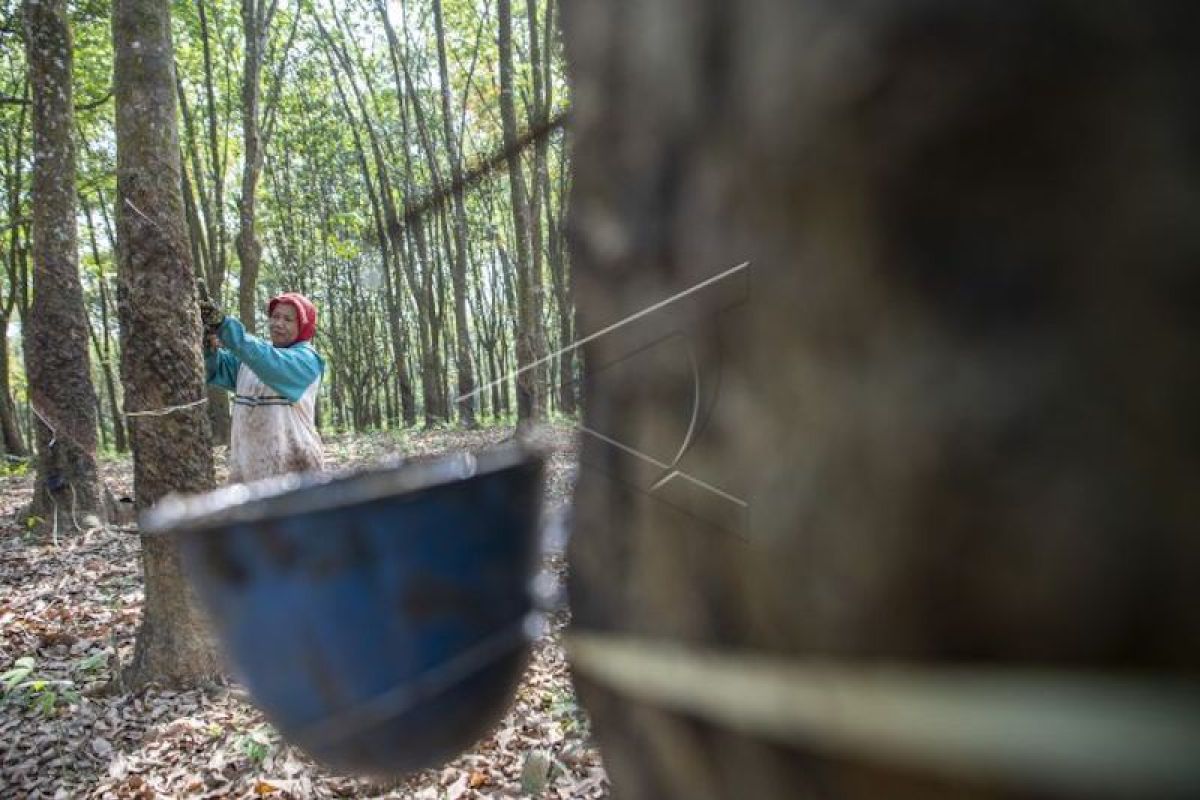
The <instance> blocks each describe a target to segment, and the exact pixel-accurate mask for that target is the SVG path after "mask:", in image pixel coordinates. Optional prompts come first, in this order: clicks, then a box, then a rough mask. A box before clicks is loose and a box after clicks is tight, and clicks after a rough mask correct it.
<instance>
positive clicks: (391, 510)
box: [142, 446, 543, 774]
mask: <svg viewBox="0 0 1200 800" xmlns="http://www.w3.org/2000/svg"><path fill="white" fill-rule="evenodd" d="M542 462H543V460H542V458H541V456H539V455H538V454H535V453H531V452H528V451H525V450H522V449H520V448H518V447H516V446H513V447H506V448H499V449H496V450H492V451H489V452H485V453H481V454H477V455H475V456H470V455H459V456H453V457H449V458H444V459H440V460H437V461H431V462H421V463H414V464H408V465H401V466H396V467H387V468H382V469H375V470H372V471H369V472H365V473H361V474H357V475H352V476H330V475H306V476H287V477H284V478H277V479H270V480H267V481H262V482H258V483H254V484H249V485H242V486H231V487H227V488H225V489H220V490H218V491H216V492H212V493H210V494H206V495H199V496H191V497H171V498H166V499H164V500H163V501H162V502H161V503H159V504H158V506H156V507H155V508H154V509H152V510H151V511H149V512H147V514H146V515H145V516H144V518H143V522H142V528H143V530H145V531H148V532H153V533H160V534H164V535H174V536H177V537H178V539H179V543H180V546H181V550H182V555H183V559H184V566H185V569H186V571H187V574H188V576H189V578H190V580H191V581H192V583H193V585H194V587H195V589H196V591H197V593H198V594H199V596H200V598H201V599H202V600H203V603H204V605H205V606H206V607H207V610H208V613H209V614H210V616H211V618H212V622H213V625H214V627H215V628H216V630H217V633H218V634H219V636H220V639H221V640H222V642H223V644H224V646H225V649H226V651H227V654H228V656H229V659H230V661H231V665H232V667H233V669H234V671H235V674H236V676H237V677H238V678H239V679H240V680H241V681H243V682H244V683H245V685H246V687H247V688H248V689H249V691H250V693H251V695H252V696H253V698H254V700H255V702H256V703H257V704H258V705H259V707H261V708H262V709H263V711H264V712H266V714H267V716H268V717H269V718H270V719H271V721H272V722H273V723H274V724H275V725H276V727H277V728H278V729H279V730H280V732H281V733H283V735H284V736H285V737H286V738H288V739H289V740H290V741H292V742H293V743H294V744H297V745H299V746H300V747H302V748H303V749H305V750H306V751H308V752H309V753H310V754H311V755H312V756H314V757H315V758H316V759H317V760H319V761H322V762H324V763H325V764H327V765H329V766H330V767H333V768H334V769H337V770H343V771H349V772H355V773H366V774H398V773H402V772H406V771H409V770H413V769H419V768H423V767H428V766H434V765H437V764H440V763H443V762H444V761H445V760H447V759H449V758H451V757H453V756H454V755H456V754H457V753H459V752H461V751H462V750H464V749H465V748H467V747H469V746H470V745H471V744H472V743H473V742H474V741H476V740H477V739H478V738H479V737H480V736H482V735H483V734H484V733H486V732H487V731H488V729H489V728H490V727H491V726H492V725H494V724H495V723H496V722H497V721H498V719H499V718H500V716H501V715H502V714H503V712H504V710H505V709H506V707H507V705H508V703H509V701H510V699H511V697H512V694H513V692H514V690H515V687H516V684H517V681H518V680H519V679H520V676H521V672H522V670H523V668H524V665H525V662H526V660H527V657H528V650H529V646H528V637H527V635H526V633H525V629H526V623H527V618H528V615H529V614H530V612H531V600H530V590H529V587H530V582H531V577H532V574H533V569H534V566H535V558H536V553H537V527H538V519H539V512H540V506H541V498H542Z"/></svg>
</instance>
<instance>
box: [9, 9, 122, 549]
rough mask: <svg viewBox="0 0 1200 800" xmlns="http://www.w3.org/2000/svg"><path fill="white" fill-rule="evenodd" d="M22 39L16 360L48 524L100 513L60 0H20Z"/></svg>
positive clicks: (38, 499)
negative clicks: (24, 315)
mask: <svg viewBox="0 0 1200 800" xmlns="http://www.w3.org/2000/svg"><path fill="white" fill-rule="evenodd" d="M25 43H26V54H27V57H28V64H29V81H30V85H31V87H32V90H33V142H34V144H33V149H34V159H33V175H32V183H31V192H32V194H31V198H32V206H33V304H32V308H31V313H30V315H29V319H28V326H27V329H26V338H25V365H26V370H27V371H28V375H29V397H30V403H31V406H32V407H33V409H34V412H35V414H36V415H37V416H38V418H39V420H40V421H41V424H40V425H39V426H38V429H37V451H38V460H37V478H36V480H35V484H34V486H35V490H34V497H33V504H32V510H31V513H33V514H36V515H37V516H46V515H47V514H54V515H60V517H61V518H60V519H59V520H57V521H56V522H57V525H59V526H60V527H61V526H65V525H68V524H71V525H74V526H75V527H76V528H78V527H79V526H80V525H81V524H83V525H88V524H89V522H88V521H87V520H88V518H89V517H91V518H92V519H91V520H90V524H92V525H94V524H97V521H98V520H101V519H103V518H104V507H103V504H102V500H101V491H100V480H99V476H98V474H97V471H96V392H95V389H94V388H93V387H92V382H91V366H90V360H89V358H88V331H87V323H86V313H87V312H86V310H85V309H84V305H83V286H82V285H81V283H80V280H79V249H78V240H77V236H76V202H75V199H76V198H75V145H74V141H73V140H72V138H71V136H72V132H73V131H74V129H75V111H74V106H73V105H72V89H71V64H72V52H71V31H70V27H69V24H68V22H67V6H66V2H65V0H26V3H25Z"/></svg>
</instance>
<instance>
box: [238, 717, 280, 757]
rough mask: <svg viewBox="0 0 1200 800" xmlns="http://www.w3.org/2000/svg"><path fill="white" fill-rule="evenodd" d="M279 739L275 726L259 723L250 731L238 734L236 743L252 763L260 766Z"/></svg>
mask: <svg viewBox="0 0 1200 800" xmlns="http://www.w3.org/2000/svg"><path fill="white" fill-rule="evenodd" d="M277 739H278V734H277V733H276V732H275V729H274V728H272V727H271V726H270V725H259V726H258V727H257V728H255V729H254V730H252V731H250V732H249V733H243V734H242V735H240V736H238V737H237V739H236V740H235V743H236V746H237V749H238V750H240V751H241V752H242V755H244V756H246V758H248V759H249V760H250V763H251V764H254V765H255V766H258V765H260V764H262V762H263V760H264V759H265V758H266V757H267V756H268V755H270V753H271V750H272V749H273V748H274V746H275V742H276V740H277Z"/></svg>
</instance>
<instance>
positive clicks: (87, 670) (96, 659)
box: [75, 651, 108, 675]
mask: <svg viewBox="0 0 1200 800" xmlns="http://www.w3.org/2000/svg"><path fill="white" fill-rule="evenodd" d="M106 666H108V653H106V652H104V651H100V652H99V653H92V654H91V655H90V656H88V657H87V658H85V659H83V660H82V661H80V662H79V663H78V664H76V665H75V669H76V671H78V672H81V673H83V674H85V675H87V674H91V673H95V672H99V671H100V670H101V669H103V668H104V667H106Z"/></svg>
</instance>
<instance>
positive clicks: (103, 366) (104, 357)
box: [80, 195, 129, 453]
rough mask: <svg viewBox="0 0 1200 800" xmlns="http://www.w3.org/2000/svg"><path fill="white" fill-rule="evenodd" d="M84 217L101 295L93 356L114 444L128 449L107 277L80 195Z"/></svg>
mask: <svg viewBox="0 0 1200 800" xmlns="http://www.w3.org/2000/svg"><path fill="white" fill-rule="evenodd" d="M80 199H81V201H82V203H83V219H84V221H85V222H86V224H87V232H88V243H89V244H90V245H91V247H92V260H93V261H95V262H96V285H97V288H98V289H99V294H100V334H99V336H97V337H96V339H97V341H96V350H97V354H96V357H97V358H99V359H100V372H101V374H102V375H103V376H104V393H105V395H106V396H107V397H108V406H109V408H111V409H112V414H113V444H114V446H115V447H116V449H117V452H118V453H124V452H125V451H126V450H128V449H129V444H128V442H127V441H126V437H125V418H124V417H123V416H122V415H121V406H120V404H119V403H117V386H116V379H115V378H114V377H113V352H112V338H111V337H110V336H109V334H108V314H109V300H108V278H107V276H105V274H104V264H103V262H102V261H101V260H100V246H99V244H98V243H97V241H96V225H95V223H94V222H93V221H92V209H91V206H89V205H88V202H87V200H86V199H83V197H82V195H81V196H80Z"/></svg>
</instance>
